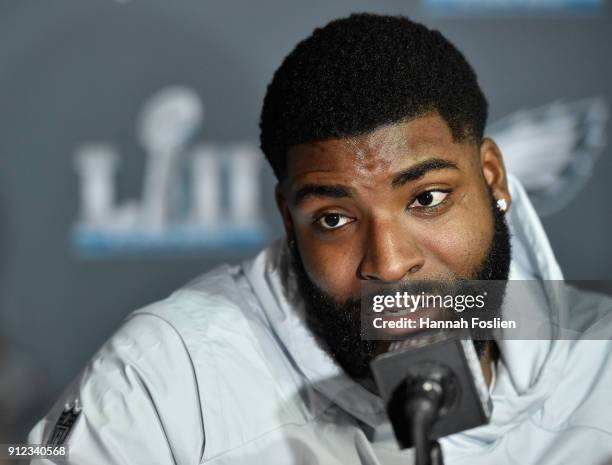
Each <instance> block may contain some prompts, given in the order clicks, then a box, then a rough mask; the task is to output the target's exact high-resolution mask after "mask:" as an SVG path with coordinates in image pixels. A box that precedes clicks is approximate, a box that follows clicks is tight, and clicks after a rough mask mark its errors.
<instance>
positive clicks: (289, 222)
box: [274, 183, 295, 241]
mask: <svg viewBox="0 0 612 465" xmlns="http://www.w3.org/2000/svg"><path fill="white" fill-rule="evenodd" d="M274 197H275V198H276V206H277V207H278V211H279V213H280V215H281V218H282V219H283V225H284V226H285V234H286V236H287V241H291V240H293V239H294V238H295V235H294V229H293V219H292V218H291V213H290V212H289V205H288V202H287V196H286V195H285V192H284V189H283V188H282V186H281V184H280V183H278V184H276V188H275V189H274Z"/></svg>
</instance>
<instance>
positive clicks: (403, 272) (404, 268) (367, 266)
mask: <svg viewBox="0 0 612 465" xmlns="http://www.w3.org/2000/svg"><path fill="white" fill-rule="evenodd" d="M394 223H395V224H394ZM424 263H425V258H424V255H423V253H422V251H421V249H420V248H419V247H418V244H417V242H416V240H415V238H414V237H413V236H412V234H410V232H409V231H406V229H405V228H402V227H400V226H399V225H397V222H396V221H395V222H394V221H387V222H381V221H378V222H372V223H371V224H370V227H369V228H368V234H367V237H366V238H365V240H364V254H363V259H362V261H361V263H360V266H359V269H358V274H359V278H360V279H367V280H378V281H386V282H391V281H401V280H403V279H405V278H408V277H410V276H411V275H415V274H416V273H418V271H419V270H420V269H421V268H423V265H424Z"/></svg>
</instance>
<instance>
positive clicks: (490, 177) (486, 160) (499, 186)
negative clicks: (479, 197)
mask: <svg viewBox="0 0 612 465" xmlns="http://www.w3.org/2000/svg"><path fill="white" fill-rule="evenodd" d="M480 167H481V169H482V174H483V176H484V179H485V182H486V183H487V185H488V186H489V189H491V192H492V193H493V196H494V197H495V198H496V199H497V200H501V199H504V200H505V201H506V205H507V208H510V204H511V203H512V197H511V196H510V190H509V189H508V176H507V174H506V167H505V166H504V158H503V156H502V153H501V150H499V147H498V146H497V144H496V143H495V142H494V141H493V140H492V139H489V138H488V137H485V138H484V139H483V140H482V143H481V144H480Z"/></svg>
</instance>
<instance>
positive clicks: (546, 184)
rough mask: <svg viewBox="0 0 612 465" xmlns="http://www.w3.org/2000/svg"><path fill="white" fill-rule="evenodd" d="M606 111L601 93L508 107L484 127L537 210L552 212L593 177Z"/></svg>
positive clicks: (604, 134) (601, 146)
mask: <svg viewBox="0 0 612 465" xmlns="http://www.w3.org/2000/svg"><path fill="white" fill-rule="evenodd" d="M608 116H609V109H608V106H607V104H606V102H605V100H604V99H603V98H600V97H593V98H588V99H583V100H578V101H574V102H565V101H555V102H552V103H549V104H547V105H544V106H542V107H538V108H535V109H528V110H519V111H517V112H515V113H512V114H510V115H508V116H506V117H504V118H502V119H501V120H498V121H496V122H495V123H493V124H492V125H490V126H489V127H488V128H487V132H488V135H489V136H490V137H491V138H493V139H494V140H495V142H497V144H498V145H499V147H500V149H501V151H502V153H503V154H504V161H505V164H506V168H507V169H508V171H509V172H510V173H512V174H514V175H515V176H516V177H517V178H518V179H519V180H520V181H521V182H522V183H523V186H525V189H526V190H527V192H528V193H529V197H530V198H531V200H532V202H533V204H534V206H535V208H536V210H537V211H538V213H540V214H541V215H551V214H553V213H555V212H557V211H559V210H561V209H563V208H564V207H565V206H566V205H567V204H568V203H569V202H570V201H571V200H572V199H573V198H574V197H575V196H576V195H577V194H578V192H579V191H580V189H581V188H582V187H583V186H584V185H585V183H586V182H587V181H588V180H589V178H590V177H591V175H592V173H593V168H594V166H595V162H596V161H597V158H598V157H599V155H600V154H601V152H602V151H603V149H604V147H605V145H606V125H607V121H608Z"/></svg>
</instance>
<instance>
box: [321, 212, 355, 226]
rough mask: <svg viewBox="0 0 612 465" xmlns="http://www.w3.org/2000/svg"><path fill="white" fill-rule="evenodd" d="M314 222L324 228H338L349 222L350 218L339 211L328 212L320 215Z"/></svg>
mask: <svg viewBox="0 0 612 465" xmlns="http://www.w3.org/2000/svg"><path fill="white" fill-rule="evenodd" d="M316 222H317V223H319V225H321V226H322V227H323V228H325V229H338V228H340V227H342V226H344V225H345V224H348V223H350V222H351V219H350V218H348V217H346V216H344V215H341V214H340V213H328V214H327V215H323V216H322V217H320V218H319V219H318V220H317V221H316Z"/></svg>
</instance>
